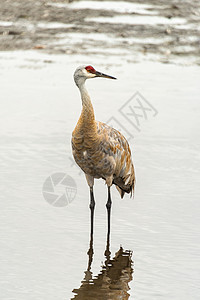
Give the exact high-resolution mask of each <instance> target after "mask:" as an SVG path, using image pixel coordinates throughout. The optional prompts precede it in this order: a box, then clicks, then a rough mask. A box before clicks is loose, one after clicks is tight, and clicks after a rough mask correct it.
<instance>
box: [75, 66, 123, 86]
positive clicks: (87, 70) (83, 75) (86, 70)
mask: <svg viewBox="0 0 200 300" xmlns="http://www.w3.org/2000/svg"><path fill="white" fill-rule="evenodd" d="M95 77H104V78H110V79H117V78H115V77H113V76H110V75H106V74H104V73H101V72H98V71H96V70H95V69H94V68H93V67H92V66H90V65H89V66H88V65H86V66H80V67H78V68H77V69H76V71H75V72H74V81H75V83H76V84H77V85H78V86H79V85H80V84H81V83H84V82H85V80H86V79H89V78H95Z"/></svg>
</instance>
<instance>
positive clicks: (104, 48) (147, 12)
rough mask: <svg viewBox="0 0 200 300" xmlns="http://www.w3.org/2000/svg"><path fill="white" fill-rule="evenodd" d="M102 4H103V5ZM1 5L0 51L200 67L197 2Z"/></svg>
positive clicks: (24, 0)
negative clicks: (115, 58) (38, 52)
mask: <svg viewBox="0 0 200 300" xmlns="http://www.w3.org/2000/svg"><path fill="white" fill-rule="evenodd" d="M104 3H105V4H104ZM110 3H111V2H110V1H101V2H98V1H62V0H61V1H44V0H42V1H32V0H18V1H15V2H14V3H13V1H12V0H7V1H3V2H2V3H1V10H0V50H22V49H23V50H30V49H35V50H40V51H41V52H46V53H64V54H66V55H72V54H91V55H98V54H100V55H102V56H106V55H115V56H116V55H117V56H119V55H120V56H121V57H123V58H124V59H125V60H127V61H133V62H134V61H141V60H144V59H148V60H149V59H151V60H154V61H162V62H173V63H182V64H188V63H189V64H190V63H192V64H194V63H195V64H199V63H200V61H199V54H200V39H199V36H200V25H199V24H200V2H199V1H184V2H183V1H169V2H168V3H166V1H160V0H151V1H146V2H144V1H134V2H133V1H127V2H126V1H124V2H119V1H113V2H112V3H113V4H110Z"/></svg>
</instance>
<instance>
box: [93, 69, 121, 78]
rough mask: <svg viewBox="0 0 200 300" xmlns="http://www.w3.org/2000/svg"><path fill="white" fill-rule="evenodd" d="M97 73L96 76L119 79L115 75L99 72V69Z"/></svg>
mask: <svg viewBox="0 0 200 300" xmlns="http://www.w3.org/2000/svg"><path fill="white" fill-rule="evenodd" d="M95 75H96V77H104V78H110V79H117V78H115V77H113V76H110V75H106V74H104V73H101V72H98V71H96V72H95Z"/></svg>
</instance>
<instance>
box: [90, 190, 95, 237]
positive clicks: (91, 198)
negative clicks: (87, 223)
mask: <svg viewBox="0 0 200 300" xmlns="http://www.w3.org/2000/svg"><path fill="white" fill-rule="evenodd" d="M94 208H95V201H94V193H93V187H90V210H91V238H93V231H94V230H93V229H94Z"/></svg>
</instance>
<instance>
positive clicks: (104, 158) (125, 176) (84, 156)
mask: <svg viewBox="0 0 200 300" xmlns="http://www.w3.org/2000/svg"><path fill="white" fill-rule="evenodd" d="M95 77H104V78H110V79H116V78H115V77H112V76H109V75H106V74H103V73H100V72H98V71H96V70H95V69H94V68H93V67H92V66H90V65H89V66H80V67H78V68H77V69H76V71H75V73H74V81H75V83H76V85H77V87H78V88H79V90H80V94H81V99H82V112H81V115H80V117H79V120H78V122H77V125H76V127H75V129H74V131H73V133H72V150H73V156H74V159H75V161H76V163H77V164H78V165H79V167H80V168H81V169H82V170H83V172H84V173H85V176H86V180H87V183H88V185H89V188H90V209H91V234H93V220H94V207H95V200H94V194H93V185H94V178H102V179H104V180H105V182H106V184H107V187H108V200H107V203H106V207H107V211H108V234H110V211H111V203H112V202H111V195H110V187H111V185H112V184H115V186H116V188H117V190H118V191H119V193H120V195H121V198H123V196H124V194H125V193H131V195H132V194H133V191H134V183H135V174H134V167H133V163H132V160H131V150H130V147H129V144H128V142H127V140H126V139H125V137H124V136H123V135H122V134H121V133H120V132H119V131H117V130H116V129H114V128H112V127H110V126H108V125H106V124H104V123H102V122H98V121H96V120H95V115H94V110H93V106H92V103H91V100H90V96H89V94H88V92H87V90H86V87H85V81H86V79H89V78H95Z"/></svg>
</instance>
